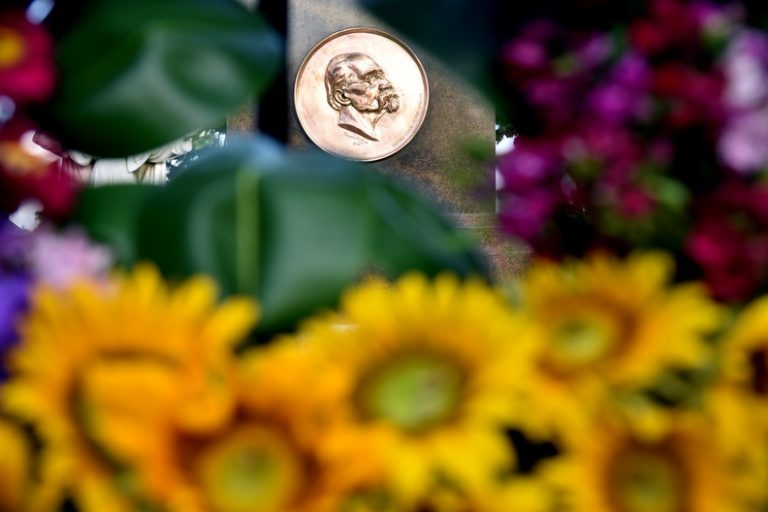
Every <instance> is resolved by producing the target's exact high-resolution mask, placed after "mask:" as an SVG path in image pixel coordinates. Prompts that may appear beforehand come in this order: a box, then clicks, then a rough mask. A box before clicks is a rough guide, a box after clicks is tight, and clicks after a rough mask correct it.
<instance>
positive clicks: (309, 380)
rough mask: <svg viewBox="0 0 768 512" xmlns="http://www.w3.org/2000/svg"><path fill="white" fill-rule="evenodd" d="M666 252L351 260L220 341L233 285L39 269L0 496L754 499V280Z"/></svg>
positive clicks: (352, 504) (446, 511)
mask: <svg viewBox="0 0 768 512" xmlns="http://www.w3.org/2000/svg"><path fill="white" fill-rule="evenodd" d="M672 271H673V268H672V263H671V259H670V258H668V257H667V256H665V255H663V254H659V253H653V254H637V255H633V256H630V257H629V258H627V259H626V260H619V259H616V258H612V257H608V256H594V257H592V258H590V259H588V260H586V261H584V262H580V263H576V262H570V263H564V264H559V265H556V264H553V263H544V262H541V263H537V264H536V265H534V266H533V268H532V269H531V270H530V271H529V272H528V274H527V276H526V278H525V279H524V281H523V284H522V286H521V289H520V293H519V294H518V296H517V298H516V299H510V298H508V297H504V296H502V295H501V294H500V293H499V292H497V291H495V290H493V289H491V288H490V287H488V286H487V285H486V284H484V283H481V282H480V281H472V280H470V281H465V282H460V281H459V280H458V279H456V278H454V277H452V276H449V275H443V276H440V277H438V278H436V279H433V280H430V279H427V278H426V277H424V276H420V275H415V274H414V275H409V276H407V277H404V278H402V279H400V280H398V281H397V282H395V283H388V282H386V281H384V280H381V279H368V280H366V281H364V282H362V283H361V284H359V285H357V286H355V287H354V288H352V289H350V290H348V292H347V293H346V294H345V295H344V297H343V298H342V301H341V305H340V306H339V309H338V311H333V312H327V313H324V314H321V315H319V316H317V317H315V318H312V319H310V320H308V321H307V322H305V324H304V325H303V326H302V327H301V328H300V329H299V330H298V332H296V333H294V334H291V335H286V336H282V337H280V338H278V339H276V340H273V342H272V343H270V344H269V345H264V346H256V347H251V348H247V349H242V346H243V341H244V340H245V339H246V338H247V337H248V333H249V332H250V331H251V329H252V328H253V326H254V325H255V323H256V322H257V319H258V305H257V304H255V303H254V302H253V301H252V300H250V299H245V298H230V299H227V300H225V301H223V302H222V301H219V300H218V291H217V288H216V285H215V283H214V282H213V281H212V280H211V279H209V278H207V277H197V278H193V279H191V280H188V281H186V282H184V283H181V284H179V285H178V286H174V287H171V286H170V285H169V284H168V283H166V282H165V281H164V280H163V279H162V278H161V277H160V275H159V273H158V272H157V271H156V270H154V268H153V267H151V266H149V265H144V266H138V267H136V268H135V269H134V270H133V271H132V272H130V273H124V274H120V275H114V276H112V277H111V278H109V279H107V280H106V281H105V282H101V283H95V282H94V281H81V282H76V283H74V284H72V285H70V286H68V287H66V288H52V287H46V286H40V287H39V288H38V289H37V290H36V291H35V293H34V294H33V299H32V304H31V307H30V311H29V313H28V314H26V316H25V317H24V319H23V321H22V323H21V326H20V341H19V343H18V344H17V345H16V347H15V348H14V349H13V351H12V352H11V354H10V355H9V357H8V370H9V374H10V377H9V379H8V380H7V381H5V382H4V383H3V384H2V385H1V386H0V400H2V402H1V404H2V417H0V453H2V454H3V456H2V457H0V510H31V511H49V510H60V509H62V507H67V506H69V507H74V508H75V509H77V510H82V511H85V512H88V511H103V510H109V511H123V510H124V511H133V510H141V511H168V512H176V511H184V512H188V511H189V512H192V511H200V512H209V511H210V512H239V511H269V512H299V511H301V512H325V511H329V512H330V511H334V512H335V511H343V512H357V511H360V512H364V511H371V512H373V511H382V512H389V511H413V512H417V511H431V512H496V511H498V512H502V511H532V512H534V511H535V512H539V511H541V512H544V511H559V510H573V511H578V512H581V511H584V512H587V511H588V512H644V511H648V512H650V511H653V512H664V511H670V512H676V511H680V510H695V511H697V512H701V511H703V512H709V511H712V512H723V511H734V512H735V511H749V510H761V509H763V507H765V505H766V504H767V503H768V496H766V490H765V486H764V485H763V483H764V482H765V477H766V475H765V472H766V469H768V464H767V463H766V460H765V458H766V448H767V447H768V444H767V443H766V442H765V441H766V439H768V437H767V436H766V427H768V422H766V419H768V414H767V412H768V400H766V393H768V350H767V349H768V341H767V340H768V337H766V336H765V333H766V331H767V330H768V299H763V300H760V301H758V302H756V303H755V304H754V305H753V306H751V307H750V308H748V309H746V310H745V311H744V312H743V314H741V315H740V316H739V317H738V318H735V319H734V318H732V315H730V314H729V312H728V311H727V310H724V309H723V308H721V307H720V306H718V305H716V304H715V303H714V302H712V301H711V300H710V299H709V298H708V295H707V293H706V291H705V289H704V288H703V287H701V286H700V285H698V284H684V285H672V284H670V279H671V274H672Z"/></svg>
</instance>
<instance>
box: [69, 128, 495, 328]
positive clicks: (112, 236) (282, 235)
mask: <svg viewBox="0 0 768 512" xmlns="http://www.w3.org/2000/svg"><path fill="white" fill-rule="evenodd" d="M83 204H84V205H85V207H81V209H80V210H79V212H78V214H77V215H76V217H75V219H74V220H75V221H76V222H78V223H80V224H81V225H83V226H84V227H85V229H86V230H87V231H88V233H89V234H90V235H91V236H92V237H93V238H95V239H97V240H106V241H110V242H111V243H112V245H113V246H114V247H115V248H116V249H117V250H118V251H119V257H120V260H121V261H122V262H123V263H124V264H130V263H132V262H134V261H137V260H142V259H146V260H151V261H154V262H155V263H156V264H157V265H158V266H159V267H160V269H161V270H162V271H163V272H164V273H165V274H166V275H167V276H169V277H173V278H183V277H186V276H189V275H193V274H197V273H207V274H209V275H212V276H213V277H214V278H215V279H216V280H217V281H218V282H219V283H220V285H221V286H222V288H223V292H224V293H225V294H233V293H244V294H248V295H253V296H256V297H258V298H259V300H260V301H261V304H262V306H263V313H264V314H263V319H262V322H261V323H260V325H259V328H258V332H259V333H260V334H271V333H274V332H278V331H285V330H289V329H291V328H293V327H294V326H295V324H296V323H297V322H298V321H299V320H300V319H301V318H303V317H306V316H307V315H309V314H311V313H313V312H315V311H317V310H318V309H323V308H330V307H333V306H334V305H335V304H336V301H337V300H338V297H339V294H340V292H341V291H342V289H344V288H345V287H347V286H349V284H350V283H352V282H355V281H356V280H359V279H360V278H362V277H364V276H365V275H367V274H370V273H376V274H383V275H386V276H388V277H396V276H398V275H400V274H402V273H404V272H408V271H421V272H424V273H426V274H428V275H434V274H437V273H439V272H441V271H453V272H455V273H458V274H459V275H464V276H466V275H481V276H485V277H486V278H487V276H488V272H487V267H486V263H485V262H484V260H483V258H482V257H481V256H480V255H479V253H477V252H476V251H475V250H474V249H473V244H472V242H471V241H470V240H469V238H468V236H467V235H466V234H465V233H463V232H460V231H458V230H456V229H455V228H454V227H452V226H451V224H450V223H449V222H448V221H447V220H446V219H445V218H444V217H443V216H442V215H441V214H440V213H438V211H437V210H436V209H435V208H433V207H432V206H430V205H428V204H426V202H425V201H424V199H423V198H422V197H420V196H417V195H416V194H414V193H413V192H411V191H409V190H407V189H406V188H405V187H403V186H401V185H399V184H398V183H396V182H393V181H391V179H389V178H387V177H385V176H383V175H381V174H379V173H376V172H375V171H373V169H371V168H370V167H368V168H366V167H364V166H361V165H360V164H355V163H351V162H346V161H342V160H339V159H336V158H333V157H331V156H329V155H325V154H318V153H306V154H302V153H298V154H296V153H283V152H282V150H281V149H280V148H278V147H277V146H274V145H272V144H270V143H268V142H265V141H263V140H262V141H257V140H256V141H255V140H248V141H228V143H227V145H226V146H225V147H223V148H218V149H212V150H210V151H208V152H206V153H205V154H203V155H201V157H200V158H199V159H198V160H196V161H195V162H194V163H192V164H191V165H190V166H189V168H188V169H187V170H186V172H183V173H181V174H180V175H179V176H178V177H177V178H176V179H174V180H172V181H171V182H170V183H169V185H167V186H166V187H163V188H159V189H156V191H153V192H148V191H146V187H119V188H118V187H102V188H97V189H92V190H88V191H86V192H85V193H84V196H83ZM99 204H101V205H103V206H102V207H96V205H99ZM109 204H119V210H113V211H112V212H111V213H110V214H109V215H104V214H103V210H104V209H109V208H110V207H109V206H108V205H109ZM116 240H117V241H119V242H120V243H114V242H115V241H116Z"/></svg>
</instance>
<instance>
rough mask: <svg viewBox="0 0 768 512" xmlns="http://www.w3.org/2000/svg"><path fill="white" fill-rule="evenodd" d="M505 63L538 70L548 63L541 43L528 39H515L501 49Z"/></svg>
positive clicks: (545, 51)
mask: <svg viewBox="0 0 768 512" xmlns="http://www.w3.org/2000/svg"><path fill="white" fill-rule="evenodd" d="M503 56H504V60H505V61H506V63H507V64H509V65H511V66H514V67H516V68H520V69H526V70H539V69H543V68H545V67H547V66H548V65H549V55H547V50H546V48H544V46H543V45H542V44H540V43H539V42H537V41H531V40H528V39H516V40H514V41H512V42H510V43H508V44H507V45H506V46H505V47H504V50H503Z"/></svg>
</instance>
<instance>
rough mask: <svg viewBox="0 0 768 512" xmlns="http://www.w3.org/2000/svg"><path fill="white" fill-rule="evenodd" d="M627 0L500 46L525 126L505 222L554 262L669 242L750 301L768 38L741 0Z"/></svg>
mask: <svg viewBox="0 0 768 512" xmlns="http://www.w3.org/2000/svg"><path fill="white" fill-rule="evenodd" d="M598 4H600V2H598ZM639 4H642V6H640V5H639ZM599 7H606V6H605V5H601V6H599ZM606 8H610V7H606ZM622 8H624V9H625V10H626V11H627V12H624V13H622V15H623V17H618V19H613V20H612V21H613V23H612V24H610V25H608V26H605V25H602V24H598V23H599V22H602V21H603V20H602V19H601V18H600V17H599V16H596V17H595V20H596V21H595V24H590V23H588V22H587V23H584V24H581V25H577V24H575V23H571V24H568V23H567V22H557V21H555V20H554V19H548V18H541V19H535V20H532V21H531V22H530V23H527V24H526V25H525V26H524V27H523V28H522V29H521V30H519V31H518V32H517V33H516V34H515V36H514V37H513V38H512V40H510V41H509V42H508V43H507V44H506V46H505V47H504V49H503V73H504V75H505V77H506V80H507V83H508V84H509V87H510V88H511V90H512V91H514V94H513V96H514V98H515V100H514V103H513V104H514V106H515V107H514V111H515V112H520V113H521V114H520V119H521V121H520V122H519V123H517V124H516V125H515V127H516V129H517V134H518V137H517V139H516V150H515V151H514V152H511V153H509V154H508V155H507V156H505V157H504V158H502V159H501V161H500V163H499V165H500V171H501V173H502V175H503V178H504V188H503V193H502V194H503V198H502V200H503V205H502V209H503V210H502V214H501V221H502V223H503V225H504V227H505V229H506V231H507V232H508V233H510V234H512V235H515V236H518V237H521V238H522V239H524V240H526V241H528V242H529V243H530V244H531V245H532V246H533V248H534V250H535V251H536V252H537V253H540V254H543V255H548V256H554V257H562V256H565V255H569V254H570V255H575V256H579V255H582V254H584V253H585V252H588V251H589V250H593V249H596V248H602V249H605V250H610V251H614V252H617V253H620V254H621V253H624V252H626V251H627V250H628V249H630V248H632V247H661V248H664V249H666V250H670V251H672V252H673V253H674V254H675V255H676V257H677V259H678V261H679V262H680V264H681V265H680V266H681V269H680V270H681V273H682V274H683V275H685V276H686V277H688V278H702V279H704V280H705V281H706V282H707V284H708V285H709V286H710V288H711V289H712V291H713V293H715V295H716V296H717V298H718V299H720V300H724V301H729V302H739V301H742V302H743V301H744V300H747V299H749V298H750V297H752V296H753V295H755V294H756V293H758V292H759V291H762V290H764V288H765V283H766V281H765V276H766V269H767V268H768V267H766V260H765V256H764V255H765V250H764V243H765V242H764V240H763V238H764V235H763V232H764V226H765V215H764V212H763V207H762V204H763V202H764V201H763V196H764V194H765V190H764V186H763V185H762V184H761V183H762V181H763V180H762V176H763V175H764V173H765V170H766V168H767V167H766V166H767V164H768V160H767V159H766V155H763V154H762V153H761V152H762V151H763V150H762V148H763V146H764V144H762V142H761V141H762V140H763V138H764V133H765V126H766V122H767V120H768V116H767V115H766V110H765V105H766V98H768V96H766V94H768V89H766V84H767V83H768V81H767V80H766V77H767V75H766V73H768V60H766V56H768V53H766V50H767V49H768V37H766V35H765V33H764V32H763V31H761V30H759V29H758V28H754V27H751V26H749V25H747V24H746V23H745V22H744V21H743V20H744V15H745V14H746V13H745V11H744V8H743V6H741V5H740V4H739V3H737V2H731V3H724V4H713V3H711V2H703V1H690V2H689V1H685V2H683V1H677V0H653V1H650V2H647V3H631V2H630V3H628V4H627V5H626V6H622ZM617 9H621V8H618V7H617Z"/></svg>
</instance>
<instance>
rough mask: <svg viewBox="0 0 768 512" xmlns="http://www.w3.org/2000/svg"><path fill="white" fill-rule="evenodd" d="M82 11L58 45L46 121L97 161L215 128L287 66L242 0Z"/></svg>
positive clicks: (100, 1)
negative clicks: (55, 82) (56, 82)
mask: <svg viewBox="0 0 768 512" xmlns="http://www.w3.org/2000/svg"><path fill="white" fill-rule="evenodd" d="M67 4H68V2H62V3H61V4H60V5H59V6H57V7H60V9H66V8H67V7H68V5H67ZM80 12H81V14H82V16H80V17H78V18H76V19H75V20H74V23H73V25H72V26H71V27H69V29H68V30H63V31H62V33H61V34H60V41H58V43H57V46H58V54H57V66H58V69H59V75H60V76H59V85H58V90H57V95H56V96H55V97H54V99H53V100H52V104H51V105H50V113H51V115H52V119H48V120H47V123H46V124H48V125H49V128H51V131H53V132H54V133H56V134H57V135H58V136H60V137H61V138H62V139H63V141H62V142H63V143H64V145H65V146H66V147H69V148H72V149H78V150H81V151H84V152H86V153H89V154H93V155H97V156H101V157H115V156H127V155H132V154H136V153H140V152H142V151H145V150H149V149H152V148H154V147H158V146H161V145H163V144H165V143H167V142H170V141H171V140H174V139H177V138H179V137H181V136H183V135H185V134H187V133H190V132H193V131H195V130H200V128H201V127H204V126H212V125H215V124H216V123H219V122H220V120H221V119H222V116H223V115H226V114H227V113H228V112H229V111H231V110H233V109H235V108H236V107H238V106H239V105H240V104H242V103H243V102H244V101H246V100H247V99H248V98H249V97H251V96H252V95H254V94H259V93H261V92H263V91H264V89H265V88H266V87H267V85H268V84H269V82H270V80H271V79H272V77H273V76H274V75H275V73H276V71H277V70H278V68H279V66H280V62H281V42H280V39H279V37H278V36H277V35H276V33H275V32H273V31H272V29H271V28H269V27H268V26H267V25H266V23H265V22H264V21H263V20H262V19H261V17H259V15H258V14H257V13H252V12H249V11H247V10H246V9H245V8H244V7H242V6H241V5H240V4H239V3H237V2H235V1H234V0H132V1H130V2H125V1H123V0H92V1H91V2H90V3H88V7H87V9H81V10H80ZM53 18H54V22H55V16H53ZM52 24H54V25H55V23H52ZM59 25H61V24H59Z"/></svg>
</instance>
